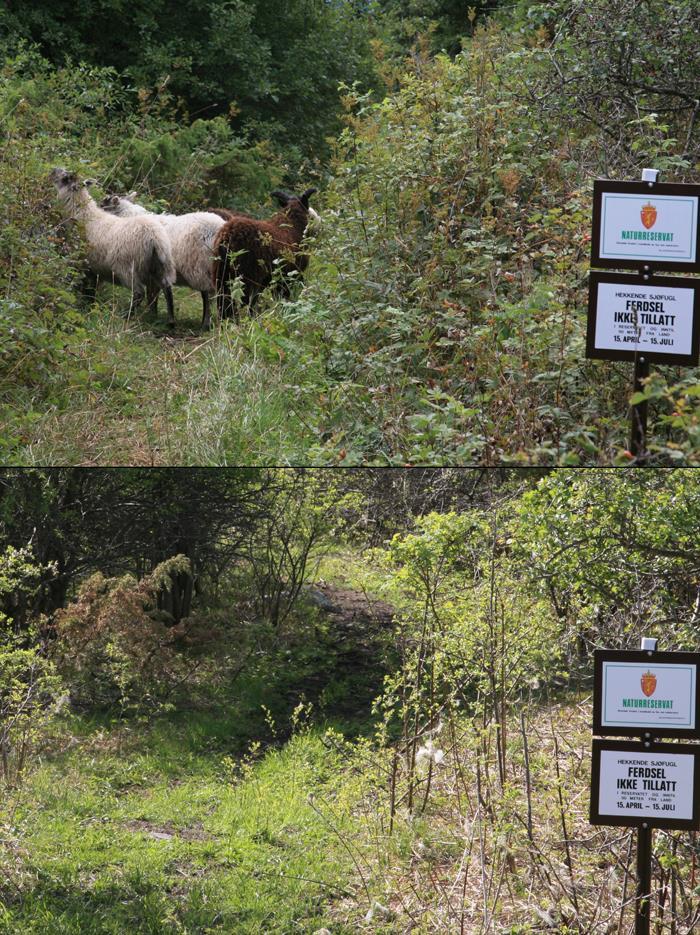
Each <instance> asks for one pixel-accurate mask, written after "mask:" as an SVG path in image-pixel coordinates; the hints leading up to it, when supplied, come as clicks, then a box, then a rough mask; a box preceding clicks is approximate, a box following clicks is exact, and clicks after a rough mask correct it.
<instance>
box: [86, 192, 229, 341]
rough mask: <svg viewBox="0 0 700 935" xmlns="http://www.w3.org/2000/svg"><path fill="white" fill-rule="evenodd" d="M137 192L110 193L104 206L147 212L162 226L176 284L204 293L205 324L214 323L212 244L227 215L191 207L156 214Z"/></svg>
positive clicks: (124, 212) (127, 213)
mask: <svg viewBox="0 0 700 935" xmlns="http://www.w3.org/2000/svg"><path fill="white" fill-rule="evenodd" d="M133 194H134V193H129V195H127V196H126V197H124V198H121V197H120V196H119V195H107V197H106V198H104V199H103V200H102V207H103V208H104V210H105V211H109V212H111V213H113V214H115V215H117V216H118V217H133V216H144V215H145V216H147V217H152V218H155V219H156V220H157V221H159V222H160V224H162V226H163V230H164V231H165V232H166V234H167V235H168V237H169V239H170V246H171V247H172V251H173V260H174V261H175V269H176V270H177V279H176V281H175V284H176V285H178V286H189V287H190V289H196V290H197V291H198V292H201V293H202V327H203V328H209V327H210V326H211V314H210V298H211V293H212V291H213V283H212V278H211V267H212V261H213V257H214V251H213V247H212V244H213V242H214V238H215V237H216V235H217V233H218V232H219V229H220V228H221V227H223V225H224V219H223V218H222V217H220V216H219V215H217V214H214V213H212V212H209V211H191V212H189V213H188V214H155V213H154V212H151V211H148V212H147V211H146V209H145V208H143V207H142V206H141V205H138V204H135V203H134V202H133V200H132V197H133Z"/></svg>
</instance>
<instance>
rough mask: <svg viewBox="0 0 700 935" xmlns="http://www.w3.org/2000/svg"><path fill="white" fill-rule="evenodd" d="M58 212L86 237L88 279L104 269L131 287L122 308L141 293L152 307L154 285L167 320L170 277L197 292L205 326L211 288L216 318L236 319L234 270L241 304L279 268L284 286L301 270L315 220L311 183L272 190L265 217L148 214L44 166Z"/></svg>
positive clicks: (220, 212) (171, 316) (134, 304)
mask: <svg viewBox="0 0 700 935" xmlns="http://www.w3.org/2000/svg"><path fill="white" fill-rule="evenodd" d="M50 179H51V181H52V182H53V184H54V185H55V187H56V191H57V192H58V197H59V200H60V202H61V204H62V206H63V209H64V212H65V213H66V215H67V216H68V217H69V218H72V219H74V220H76V221H79V222H81V224H82V226H83V228H84V231H85V236H86V239H87V245H88V265H89V268H90V276H91V279H92V286H93V288H94V286H95V284H96V282H97V279H98V278H100V277H109V278H111V279H113V280H116V281H117V282H120V283H121V284H122V285H124V286H126V287H127V288H128V289H130V291H131V303H130V307H129V314H131V313H132V312H134V311H136V310H137V309H138V308H139V306H140V305H141V303H142V302H143V300H144V297H145V298H146V300H147V304H148V308H149V309H150V310H151V311H153V312H155V311H157V308H158V296H159V293H160V292H161V291H162V292H163V294H164V296H165V301H166V304H167V308H168V321H169V322H170V323H173V322H174V321H175V312H174V304H173V292H172V287H173V285H184V286H189V287H190V288H191V289H196V290H197V291H198V292H201V294H202V327H203V328H210V327H211V312H210V300H211V297H212V295H215V296H216V301H217V310H218V315H219V319H223V318H230V317H234V318H235V319H236V320H237V319H238V313H239V303H238V302H236V301H234V298H233V295H232V290H231V281H232V280H234V279H236V278H240V281H241V284H242V300H241V301H242V304H244V305H248V306H251V307H252V305H253V303H254V301H255V299H256V297H257V295H258V294H259V293H260V292H261V291H262V290H263V289H265V288H266V287H267V286H269V285H270V284H271V283H272V281H273V278H275V273H276V271H277V270H279V274H280V276H279V279H278V280H277V281H278V287H279V288H280V289H281V290H283V291H285V292H287V294H288V288H289V285H288V283H289V281H288V279H287V276H288V275H289V274H290V273H296V274H297V276H299V277H300V276H301V275H302V273H303V272H304V270H305V269H306V267H307V265H308V262H309V257H308V254H307V253H305V252H303V251H302V245H303V242H304V236H305V234H306V233H307V230H308V231H309V232H310V230H311V229H312V228H314V227H316V226H317V225H318V224H319V216H318V214H317V213H316V212H315V211H314V209H313V208H311V207H310V206H309V198H310V197H311V195H313V194H314V193H315V191H316V189H315V188H309V189H307V190H306V191H305V192H304V193H303V195H299V196H296V195H290V194H288V193H287V192H283V191H274V192H272V197H274V198H276V199H277V201H278V202H279V204H280V210H279V211H278V212H277V213H276V214H275V215H273V216H272V217H271V218H269V219H268V220H265V221H259V220H256V219H255V218H253V217H250V216H249V215H247V214H242V213H240V212H232V211H228V210H226V209H223V208H216V209H212V210H210V211H194V212H191V213H189V214H181V215H176V214H155V213H153V212H150V211H147V210H146V209H145V208H143V207H142V206H141V205H138V204H136V203H135V202H134V201H133V200H132V199H133V194H132V195H129V196H128V197H120V196H118V195H107V196H106V197H105V198H104V199H103V200H102V202H101V203H100V204H99V205H98V204H97V202H96V201H95V199H94V198H93V197H92V195H91V194H90V192H89V191H88V185H89V181H84V182H81V181H79V179H78V177H77V176H76V175H75V173H73V172H68V171H66V169H60V168H56V169H52V171H51V174H50Z"/></svg>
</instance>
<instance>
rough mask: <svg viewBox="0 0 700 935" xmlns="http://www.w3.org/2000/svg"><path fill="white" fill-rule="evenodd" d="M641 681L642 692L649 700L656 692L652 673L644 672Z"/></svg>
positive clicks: (654, 678)
mask: <svg viewBox="0 0 700 935" xmlns="http://www.w3.org/2000/svg"><path fill="white" fill-rule="evenodd" d="M641 681H642V691H643V692H644V694H645V695H646V696H647V698H649V697H650V696H651V695H653V694H654V692H655V691H656V676H655V675H654V673H653V672H645V673H644V675H643V676H642V679H641Z"/></svg>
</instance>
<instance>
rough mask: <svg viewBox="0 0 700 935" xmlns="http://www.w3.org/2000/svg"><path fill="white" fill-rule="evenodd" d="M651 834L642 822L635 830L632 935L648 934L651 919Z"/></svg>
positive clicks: (649, 829)
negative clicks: (635, 898)
mask: <svg viewBox="0 0 700 935" xmlns="http://www.w3.org/2000/svg"><path fill="white" fill-rule="evenodd" d="M651 836H652V830H651V828H650V827H649V826H648V825H647V824H643V825H642V827H641V828H640V829H639V830H638V832H637V901H636V904H635V917H634V935H649V926H650V920H651V911H650V905H649V904H650V902H651V843H652V842H651Z"/></svg>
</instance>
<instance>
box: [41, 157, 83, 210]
mask: <svg viewBox="0 0 700 935" xmlns="http://www.w3.org/2000/svg"><path fill="white" fill-rule="evenodd" d="M49 180H50V181H51V182H53V184H54V185H55V186H56V191H57V192H58V198H59V201H60V202H61V203H62V205H63V207H64V209H65V210H66V212H67V213H68V214H70V215H75V213H76V212H78V213H80V212H82V211H83V210H85V208H86V207H87V205H88V204H89V203H90V202H91V201H92V198H91V197H90V193H89V192H88V190H87V187H86V186H87V182H81V181H79V179H78V176H77V175H76V174H75V172H68V170H67V169H61V168H60V167H56V168H55V169H52V170H51V172H50V173H49Z"/></svg>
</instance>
